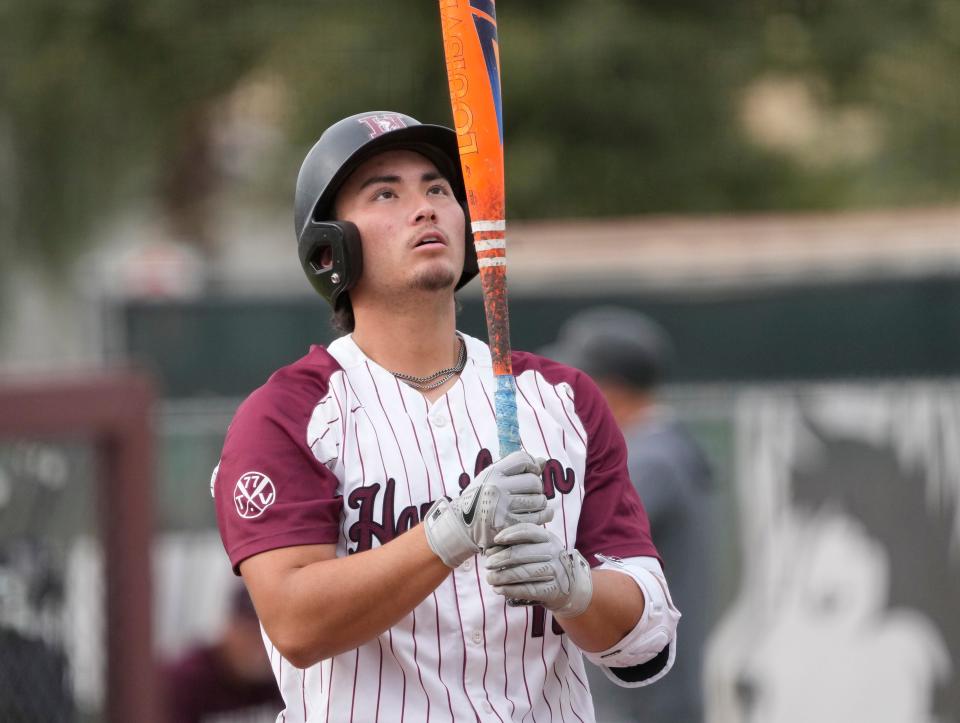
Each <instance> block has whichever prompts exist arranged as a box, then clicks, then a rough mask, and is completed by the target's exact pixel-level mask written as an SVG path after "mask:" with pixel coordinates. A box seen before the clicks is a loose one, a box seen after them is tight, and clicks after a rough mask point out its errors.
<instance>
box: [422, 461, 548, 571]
mask: <svg viewBox="0 0 960 723" xmlns="http://www.w3.org/2000/svg"><path fill="white" fill-rule="evenodd" d="M542 471H543V464H542V463H541V462H538V461H537V460H535V459H534V458H533V457H531V456H530V455H529V454H527V453H526V452H524V451H523V450H520V451H518V452H513V453H511V454H508V455H507V456H506V457H504V458H503V459H501V460H500V461H498V462H494V463H493V464H492V465H490V466H489V467H487V468H486V469H485V470H483V472H481V473H480V474H479V475H477V476H476V477H475V478H474V480H473V481H472V482H471V483H470V484H469V485H468V486H467V488H466V489H465V490H463V492H461V493H460V496H459V497H458V498H457V499H455V500H448V499H447V498H446V497H442V498H440V499H439V500H437V501H436V502H434V503H433V506H432V507H431V508H430V509H429V511H428V512H427V516H426V518H425V519H424V529H425V531H426V533H427V542H428V543H429V545H430V549H432V550H433V551H434V552H435V553H436V554H437V557H439V558H440V559H441V560H443V562H444V564H446V565H447V566H448V567H458V566H459V565H460V564H461V563H463V562H464V561H465V560H467V559H468V558H470V557H473V556H474V555H476V554H477V553H478V552H481V551H483V550H485V549H486V548H488V547H489V546H490V545H492V544H493V539H494V537H496V535H497V533H498V532H500V531H501V530H503V529H504V528H506V527H509V526H510V525H516V524H517V523H518V522H527V523H531V524H533V525H540V524H543V523H545V522H549V521H550V520H552V519H553V510H552V509H549V508H548V507H547V497H546V495H544V494H543V480H542V479H541V477H540V474H541V473H542Z"/></svg>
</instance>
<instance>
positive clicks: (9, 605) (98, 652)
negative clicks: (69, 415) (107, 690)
mask: <svg viewBox="0 0 960 723" xmlns="http://www.w3.org/2000/svg"><path fill="white" fill-rule="evenodd" d="M92 478H93V454H92V452H91V449H90V446H89V445H88V444H83V443H78V442H39V441H32V440H10V441H4V442H2V443H0V720H3V721H10V722H14V721H16V722H18V723H32V722H33V721H37V723H41V722H42V723H59V722H60V721H74V720H91V721H92V720H99V719H100V718H101V717H102V711H103V665H104V660H105V651H104V641H103V636H102V628H103V612H102V611H103V584H102V576H101V575H100V574H99V573H100V571H101V570H102V565H101V563H100V560H101V554H100V550H99V545H98V543H97V542H96V539H97V537H96V520H95V510H96V499H95V498H96V489H95V486H94V484H93V481H92Z"/></svg>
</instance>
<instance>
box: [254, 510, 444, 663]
mask: <svg viewBox="0 0 960 723" xmlns="http://www.w3.org/2000/svg"><path fill="white" fill-rule="evenodd" d="M449 574H450V568H448V567H447V566H446V565H444V564H443V563H442V562H441V561H440V560H439V558H437V556H436V555H435V554H434V553H433V552H432V551H431V550H430V547H429V546H428V545H427V542H426V539H425V536H424V534H423V530H422V528H421V527H419V526H418V527H415V528H414V529H412V530H410V531H409V532H407V533H405V534H403V535H400V536H399V537H397V538H396V539H394V540H392V541H391V542H389V543H388V544H386V545H383V546H382V547H378V548H375V549H373V550H368V551H365V552H361V553H358V554H355V555H350V556H347V557H336V558H333V559H328V560H323V561H319V562H312V563H310V564H307V565H305V566H303V567H300V568H297V569H294V570H292V571H290V572H289V573H288V574H286V575H284V576H282V577H281V578H280V579H279V580H278V583H279V584H278V585H277V586H276V587H275V588H274V589H273V590H272V591H271V592H270V603H269V605H267V606H265V607H266V608H267V609H266V610H265V611H263V612H262V613H261V620H262V621H263V624H264V628H265V629H266V631H267V634H268V636H269V637H270V639H271V640H272V641H273V643H274V645H275V646H276V647H277V649H278V650H279V651H280V652H281V654H283V656H284V657H285V658H286V659H287V660H289V661H290V662H291V663H293V664H294V665H296V666H298V667H307V666H309V665H313V664H314V663H316V662H317V661H319V660H323V659H325V658H329V657H331V656H333V655H337V654H338V653H342V652H344V651H346V650H351V649H353V648H356V647H358V646H360V645H362V644H363V643H366V642H367V641H369V640H371V639H372V638H374V637H375V636H377V635H379V634H380V633H382V632H383V631H385V630H387V629H388V628H390V627H392V626H393V625H395V624H396V623H397V622H398V621H400V620H401V619H402V618H403V617H404V616H405V615H407V614H408V613H409V612H410V611H411V610H413V608H415V607H416V606H417V605H418V604H419V603H420V602H422V601H423V599H424V598H425V597H426V596H427V595H429V594H430V593H431V592H432V591H433V590H435V589H436V587H437V586H438V585H439V584H440V583H441V582H442V581H443V580H444V579H445V578H446V577H447V575H449ZM258 609H259V608H258Z"/></svg>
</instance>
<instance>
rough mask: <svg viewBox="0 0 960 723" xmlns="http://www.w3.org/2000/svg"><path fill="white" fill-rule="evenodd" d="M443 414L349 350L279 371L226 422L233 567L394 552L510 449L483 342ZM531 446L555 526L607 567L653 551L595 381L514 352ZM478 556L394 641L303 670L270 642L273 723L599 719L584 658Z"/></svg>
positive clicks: (343, 346) (225, 520)
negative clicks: (275, 689)
mask: <svg viewBox="0 0 960 723" xmlns="http://www.w3.org/2000/svg"><path fill="white" fill-rule="evenodd" d="M464 340H465V343H466V347H467V355H468V360H467V364H466V367H465V368H464V370H463V373H462V374H461V375H460V378H459V380H458V381H457V382H456V384H455V385H454V386H453V387H451V388H450V389H449V390H448V391H447V393H446V394H445V395H444V396H442V397H440V398H439V399H437V400H436V401H435V402H433V403H429V402H428V401H427V400H426V399H425V398H424V397H423V396H422V395H421V394H420V393H419V392H417V391H416V390H414V389H412V388H410V387H408V386H406V385H405V384H403V383H400V382H398V381H397V379H396V378H395V377H394V376H393V375H392V374H391V373H390V372H389V371H387V370H385V369H383V368H382V367H380V366H378V365H377V364H376V363H374V362H373V361H371V360H370V359H369V358H367V357H366V356H365V355H364V354H363V352H362V351H361V350H360V349H359V348H358V347H357V346H356V344H354V342H353V340H352V339H351V338H350V337H342V338H340V339H338V340H336V341H335V342H333V343H332V344H331V345H330V346H329V348H328V349H323V348H322V347H312V348H311V350H310V352H309V354H307V356H305V357H304V358H303V359H301V360H299V361H297V362H295V363H294V364H292V365H290V366H288V367H285V368H283V369H281V370H280V371H278V372H277V373H275V374H274V375H273V376H272V377H271V378H270V380H269V381H268V382H267V383H266V384H265V385H264V386H263V387H261V388H260V389H258V390H257V391H255V392H254V393H253V394H252V395H251V396H250V397H249V398H248V399H247V400H246V401H245V402H244V403H243V405H241V407H240V409H239V410H238V412H237V415H236V417H235V418H234V420H233V422H232V423H231V425H230V428H229V430H228V433H227V438H226V442H225V444H224V450H223V455H222V457H221V460H220V464H219V466H218V470H217V472H216V474H215V498H216V506H217V518H218V522H219V526H220V531H221V535H222V537H223V542H224V545H225V547H226V549H227V552H228V554H229V556H230V560H231V562H232V564H233V565H234V567H235V569H236V567H237V566H238V565H239V563H240V562H241V561H242V560H243V559H245V558H247V557H249V556H251V555H254V554H257V553H259V552H263V551H266V550H270V549H275V548H278V547H284V546H289V545H304V544H331V543H332V544H336V546H337V554H338V555H349V554H352V553H355V552H358V551H361V550H366V549H370V548H373V547H377V546H379V545H383V544H385V543H387V542H389V541H390V540H392V539H393V538H394V537H396V536H397V535H399V534H402V533H403V532H404V531H405V530H407V529H409V528H411V527H412V526H414V525H416V524H418V522H419V520H420V519H421V517H422V515H423V514H425V512H426V510H427V509H428V508H429V506H430V503H431V501H433V500H434V499H437V498H438V497H439V496H440V495H447V496H451V497H452V496H456V495H457V494H459V492H460V490H461V489H462V488H463V487H464V486H466V485H467V484H468V483H469V481H470V480H471V479H472V478H473V476H474V475H475V474H476V473H477V472H478V471H479V470H481V469H483V468H484V467H485V466H487V465H489V464H490V463H491V461H492V460H493V457H494V455H496V454H497V451H496V450H497V434H496V421H495V418H494V412H493V402H492V400H493V393H494V389H495V382H494V378H493V374H492V369H491V362H490V352H489V349H488V347H487V346H486V344H484V343H483V342H481V341H479V340H477V339H474V338H472V337H469V336H466V335H464ZM513 368H514V372H515V374H516V377H517V406H518V416H519V421H520V434H521V440H522V443H523V447H524V448H525V449H526V450H527V451H528V452H530V453H531V454H533V455H534V456H538V457H543V458H546V459H548V460H549V461H548V462H547V464H546V466H545V468H544V471H543V481H544V487H545V492H546V494H547V496H548V497H549V498H550V504H551V505H552V506H553V507H554V509H555V515H554V518H553V521H552V522H550V523H549V528H550V530H551V531H552V532H553V533H554V534H556V535H557V536H558V537H560V539H562V540H564V541H565V542H566V544H567V547H568V548H572V547H574V546H576V548H577V549H579V550H580V551H581V552H582V553H583V554H584V556H585V557H586V558H587V559H588V560H589V561H590V563H591V564H592V565H595V564H597V560H596V559H595V557H594V555H595V554H596V553H605V554H607V555H615V556H619V557H636V556H656V554H657V553H656V550H655V549H654V546H653V544H652V542H651V540H650V534H649V526H648V523H647V518H646V514H645V512H644V510H643V507H642V505H641V503H640V500H639V498H638V496H637V494H636V492H635V490H634V487H633V485H632V484H631V483H630V480H629V478H628V476H627V472H626V450H625V447H624V443H623V437H622V435H621V434H620V432H619V430H618V429H617V428H616V426H615V424H614V421H613V418H612V416H611V415H610V412H609V410H608V409H607V407H606V404H605V402H604V401H603V400H602V397H601V396H600V393H599V391H598V390H597V388H596V386H595V385H594V384H593V382H592V381H591V380H590V379H589V378H587V377H586V376H585V375H584V374H582V373H581V372H578V371H576V370H573V369H571V368H569V367H566V366H563V365H560V364H557V363H555V362H551V361H549V360H547V359H544V358H542V357H538V356H535V355H533V354H527V353H523V352H515V353H514V356H513ZM481 567H482V559H478V558H473V559H471V560H468V561H467V562H466V563H464V564H463V565H462V566H461V567H459V568H458V569H456V570H453V571H452V573H451V574H450V575H449V576H448V577H447V578H446V580H445V581H444V582H443V583H442V584H441V585H440V586H439V587H438V588H437V589H436V590H435V591H434V592H433V593H431V594H430V595H428V596H427V597H426V598H425V599H424V600H423V601H422V602H421V603H420V604H419V605H418V606H417V607H416V608H415V609H414V610H413V611H412V612H411V613H410V614H409V615H407V616H406V618H404V619H403V620H401V621H400V622H399V623H398V624H397V625H395V626H394V627H393V628H391V629H389V630H387V631H385V632H384V633H383V634H381V635H379V636H378V637H376V638H374V639H372V640H370V641H369V642H368V643H366V644H365V645H363V646H361V647H360V648H358V649H356V650H352V651H349V652H346V653H343V654H340V655H337V656H335V657H333V658H331V659H327V660H323V661H321V662H320V663H317V664H316V665H313V666H311V667H309V668H307V669H305V670H304V669H299V668H295V667H293V666H292V665H291V664H290V663H289V662H287V661H286V660H284V659H283V658H282V656H281V655H280V654H279V652H278V651H277V650H276V649H274V648H273V646H272V645H271V643H270V641H269V640H268V639H267V638H266V637H265V642H266V645H267V649H268V652H269V653H270V658H271V661H272V663H273V667H274V671H275V674H276V677H277V681H278V684H279V686H280V689H281V692H282V693H283V697H284V700H285V703H286V710H285V711H284V713H283V714H282V716H281V718H280V719H278V720H284V721H285V723H297V722H299V721H306V722H309V723H314V722H317V721H410V722H411V723H413V722H417V723H419V722H420V721H428V720H430V721H451V720H456V721H460V720H482V721H501V722H506V721H531V723H533V722H539V723H547V722H548V721H555V722H557V723H560V722H561V721H566V722H567V723H574V722H575V721H582V722H584V723H587V722H588V721H592V720H593V718H594V714H593V705H592V702H591V699H590V693H589V690H588V687H587V679H586V675H585V673H584V663H583V659H582V657H581V654H580V652H579V651H578V650H577V648H576V646H575V645H573V644H572V643H571V642H570V641H569V640H568V639H567V637H566V636H565V635H564V634H562V631H561V630H560V629H559V628H558V627H556V626H555V625H553V624H552V621H551V619H550V613H549V612H545V611H544V609H543V608H542V607H540V606H537V607H533V608H528V607H510V606H507V605H506V604H505V600H504V598H503V597H501V596H500V595H498V594H497V593H495V592H494V591H493V589H492V588H491V587H489V586H488V585H487V583H486V581H485V579H484V575H483V570H481V569H480V568H481Z"/></svg>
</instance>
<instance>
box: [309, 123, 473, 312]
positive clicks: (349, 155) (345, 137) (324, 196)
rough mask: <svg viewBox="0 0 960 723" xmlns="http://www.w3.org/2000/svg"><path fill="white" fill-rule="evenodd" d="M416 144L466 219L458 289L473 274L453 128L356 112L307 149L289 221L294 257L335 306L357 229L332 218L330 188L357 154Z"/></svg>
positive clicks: (355, 253)
mask: <svg viewBox="0 0 960 723" xmlns="http://www.w3.org/2000/svg"><path fill="white" fill-rule="evenodd" d="M396 149H408V150H412V151H416V152H417V153H420V154H422V155H424V156H426V157H427V158H429V159H430V161H432V162H433V164H434V165H435V166H436V167H437V170H438V171H440V173H442V174H443V175H444V177H446V178H447V180H449V181H450V185H451V187H452V188H453V193H454V196H455V197H456V198H457V200H458V201H459V202H460V204H461V205H462V206H463V209H464V215H465V216H466V218H467V225H466V249H465V254H464V261H463V273H462V274H461V276H460V280H459V281H458V282H457V288H458V289H459V288H460V287H461V286H463V285H464V284H466V283H467V282H468V281H470V279H472V278H473V277H474V276H476V275H477V273H478V271H479V269H478V267H477V254H476V250H475V249H474V246H473V234H472V233H471V232H470V221H469V216H468V215H467V204H466V192H465V191H464V187H463V175H462V173H461V171H460V156H459V154H458V151H457V135H456V133H454V132H453V131H452V130H451V129H449V128H444V127H443V126H437V125H427V124H424V123H420V121H418V120H417V119H415V118H411V117H410V116H408V115H403V114H401V113H392V112H389V111H373V112H370V113H358V114H357V115H353V116H350V117H349V118H344V119H343V120H342V121H339V122H337V123H334V124H333V125H332V126H330V127H329V128H327V130H325V131H324V132H323V135H321V136H320V140H318V141H317V142H316V144H315V145H314V146H313V148H311V149H310V152H309V153H307V156H306V158H305V159H304V160H303V165H302V166H300V174H299V176H297V192H296V200H295V203H294V223H295V224H296V233H297V250H298V253H299V256H300V264H301V266H303V270H304V272H305V273H306V274H307V278H308V279H309V280H310V283H311V284H312V285H313V288H314V289H316V290H317V293H319V294H320V295H321V296H322V297H323V298H325V299H326V300H327V301H328V302H330V305H331V306H332V307H333V308H334V309H336V308H337V304H338V302H339V301H340V300H341V299H342V298H343V294H344V292H346V291H349V290H350V288H351V287H352V286H353V285H354V284H356V283H357V280H358V279H359V278H360V274H361V272H362V270H363V255H362V253H361V246H360V233H359V231H358V230H357V227H356V226H355V225H354V224H352V223H350V222H349V221H337V220H335V219H334V218H333V216H334V214H333V202H334V199H335V198H336V195H337V191H339V190H340V187H341V186H342V185H343V183H344V181H346V180H347V178H348V177H349V176H350V174H351V173H353V171H354V170H355V169H356V168H357V167H358V166H359V165H360V164H361V163H363V162H364V161H366V160H367V159H368V158H370V157H371V156H374V155H376V154H377V153H382V152H383V151H387V150H396Z"/></svg>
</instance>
